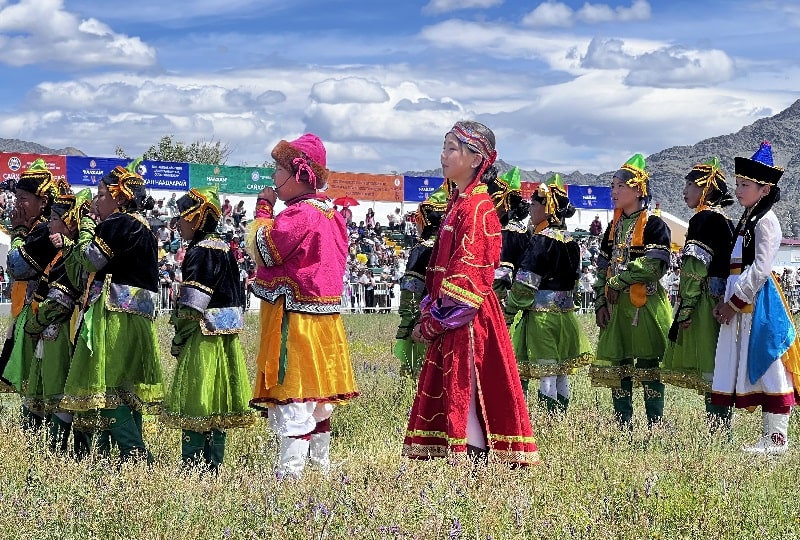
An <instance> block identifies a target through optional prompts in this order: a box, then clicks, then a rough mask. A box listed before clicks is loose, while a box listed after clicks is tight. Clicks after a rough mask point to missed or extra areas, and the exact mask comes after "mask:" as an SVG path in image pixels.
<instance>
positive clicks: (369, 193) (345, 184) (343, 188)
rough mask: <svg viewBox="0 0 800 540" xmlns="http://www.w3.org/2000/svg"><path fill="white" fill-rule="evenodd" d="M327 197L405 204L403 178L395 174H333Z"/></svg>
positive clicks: (329, 182) (330, 177)
mask: <svg viewBox="0 0 800 540" xmlns="http://www.w3.org/2000/svg"><path fill="white" fill-rule="evenodd" d="M325 195H327V196H328V197H330V198H331V199H335V198H337V197H352V198H354V199H356V200H359V201H378V202H398V203H399V202H403V177H402V176H401V175H394V174H365V173H351V172H333V171H331V174H330V176H329V177H328V190H327V191H326V192H325Z"/></svg>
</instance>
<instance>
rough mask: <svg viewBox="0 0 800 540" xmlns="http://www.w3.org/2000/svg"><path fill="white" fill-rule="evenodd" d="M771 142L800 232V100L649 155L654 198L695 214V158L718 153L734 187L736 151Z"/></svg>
mask: <svg viewBox="0 0 800 540" xmlns="http://www.w3.org/2000/svg"><path fill="white" fill-rule="evenodd" d="M765 140H766V141H770V142H771V143H772V150H773V155H774V158H775V164H776V165H778V166H780V167H785V169H786V171H785V172H784V174H783V177H782V178H781V181H780V184H779V186H780V188H781V201H780V202H779V203H778V204H777V205H776V206H775V212H776V214H778V218H779V219H780V221H781V225H782V226H783V234H784V236H786V237H795V238H800V208H798V202H800V100H798V101H796V102H794V104H792V106H790V107H789V108H788V109H786V110H784V111H781V112H780V113H778V114H776V115H775V116H771V117H768V118H762V119H761V120H757V121H756V122H754V123H753V124H751V125H749V126H745V127H743V128H742V129H740V130H739V131H737V132H736V133H731V134H729V135H720V136H718V137H712V138H710V139H705V140H702V141H700V142H698V143H696V144H695V145H693V146H673V147H672V148H667V149H666V150H662V151H660V152H656V153H655V154H652V155H650V156H647V158H646V159H647V169H648V171H649V172H650V178H651V189H652V191H653V202H659V203H661V207H662V208H663V209H664V210H666V211H668V212H670V213H672V214H675V215H677V216H679V217H681V218H683V219H686V220H688V219H689V218H690V217H691V210H689V209H688V208H687V207H686V205H685V204H684V202H683V184H684V177H685V176H686V173H687V172H689V169H690V168H691V167H692V165H694V164H695V163H699V162H701V161H705V160H706V159H708V158H709V157H710V156H717V157H719V158H720V160H721V161H722V166H723V169H724V171H725V173H726V174H727V178H728V185H729V186H730V187H731V189H732V188H733V187H734V174H733V158H734V156H745V157H750V156H751V155H753V153H754V152H755V151H756V150H757V149H758V146H759V144H760V143H761V141H765ZM497 164H498V169H499V170H500V172H501V173H503V172H505V171H506V170H508V169H510V168H511V165H509V164H508V163H505V162H504V161H503V160H499V161H498V163H497ZM407 174H412V175H417V176H426V175H430V176H441V174H442V171H441V169H438V170H434V171H426V172H421V173H407ZM552 174H553V173H552V171H550V172H546V173H540V172H538V171H535V170H534V171H521V176H522V179H523V180H527V181H532V182H540V181H542V180H545V179H547V178H549V177H550V176H551V175H552ZM561 174H562V176H563V177H564V181H565V182H566V183H567V184H583V185H598V184H605V185H608V183H609V182H610V181H611V177H612V175H613V174H614V171H609V172H605V173H602V174H599V175H595V174H584V173H580V172H577V171H575V172H572V173H569V174H565V173H561ZM728 215H730V216H731V217H732V218H733V219H734V220H736V219H737V218H738V217H739V216H740V215H741V207H739V206H738V205H736V204H734V206H732V207H731V208H730V209H729V211H728Z"/></svg>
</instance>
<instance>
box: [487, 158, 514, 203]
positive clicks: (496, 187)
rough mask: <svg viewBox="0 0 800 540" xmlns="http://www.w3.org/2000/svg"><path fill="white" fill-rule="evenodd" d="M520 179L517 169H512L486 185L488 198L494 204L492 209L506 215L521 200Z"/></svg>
mask: <svg viewBox="0 0 800 540" xmlns="http://www.w3.org/2000/svg"><path fill="white" fill-rule="evenodd" d="M521 187H522V179H521V177H520V173H519V167H516V166H515V167H513V168H511V169H509V170H508V171H506V172H505V173H503V174H502V175H501V176H498V177H497V178H496V179H495V180H494V181H493V182H490V183H489V184H488V188H489V196H490V197H491V198H492V201H493V202H494V207H495V208H496V209H497V210H498V211H499V212H502V213H507V212H508V211H509V210H510V209H511V208H514V207H515V206H516V205H517V204H518V203H519V202H520V201H521V200H522V189H521Z"/></svg>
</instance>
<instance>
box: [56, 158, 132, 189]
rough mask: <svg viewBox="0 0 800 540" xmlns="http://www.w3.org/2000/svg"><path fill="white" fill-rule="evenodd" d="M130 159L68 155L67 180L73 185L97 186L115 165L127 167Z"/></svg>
mask: <svg viewBox="0 0 800 540" xmlns="http://www.w3.org/2000/svg"><path fill="white" fill-rule="evenodd" d="M128 163H130V160H129V159H119V158H99V157H83V156H67V182H69V185H71V186H90V187H97V184H99V183H100V179H101V178H103V177H104V176H105V175H107V174H108V173H110V172H111V171H112V170H113V169H114V167H116V166H117V165H121V166H123V167H125V166H126V165H128Z"/></svg>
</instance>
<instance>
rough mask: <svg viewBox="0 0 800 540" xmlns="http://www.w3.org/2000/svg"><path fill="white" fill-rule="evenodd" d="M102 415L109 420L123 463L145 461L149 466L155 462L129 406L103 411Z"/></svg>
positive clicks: (110, 429) (110, 430)
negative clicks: (135, 460)
mask: <svg viewBox="0 0 800 540" xmlns="http://www.w3.org/2000/svg"><path fill="white" fill-rule="evenodd" d="M102 414H103V416H105V417H107V418H108V419H109V426H108V431H109V432H110V434H111V437H112V438H113V440H114V441H115V442H116V443H117V446H118V447H119V456H120V459H121V460H122V461H128V460H131V459H145V460H147V464H148V465H149V464H151V463H152V462H153V456H152V455H151V454H150V452H149V451H148V450H147V447H145V445H144V440H143V439H142V432H141V431H140V430H139V428H138V426H137V424H136V421H135V420H134V417H133V414H132V413H131V410H130V408H129V407H128V406H127V405H120V406H119V407H117V408H116V409H103V411H102Z"/></svg>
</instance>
